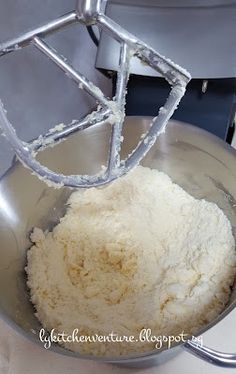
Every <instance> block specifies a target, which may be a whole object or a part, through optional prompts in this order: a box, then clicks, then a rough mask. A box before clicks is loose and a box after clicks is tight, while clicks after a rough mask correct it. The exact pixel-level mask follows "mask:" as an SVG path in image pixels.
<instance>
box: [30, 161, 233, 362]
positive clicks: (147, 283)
mask: <svg viewBox="0 0 236 374" xmlns="http://www.w3.org/2000/svg"><path fill="white" fill-rule="evenodd" d="M68 203H69V208H68V210H67V213H66V215H65V216H64V217H63V218H61V220H60V223H59V224H58V225H57V226H56V227H55V228H54V229H53V231H52V232H48V233H43V231H42V230H40V229H38V228H35V229H34V231H33V233H32V235H31V240H32V242H33V243H34V245H33V246H32V247H31V248H30V250H29V251H28V256H27V258H28V263H27V267H26V271H27V274H28V283H27V284H28V286H29V288H30V292H31V300H32V302H33V304H34V305H35V308H36V311H37V312H36V315H37V317H38V319H39V320H40V321H41V323H42V325H43V327H44V328H45V329H47V330H48V331H50V330H51V329H55V331H57V332H62V331H63V332H65V333H66V334H71V333H72V331H73V330H74V329H78V330H77V331H78V335H79V336H81V335H85V336H94V335H96V334H98V335H102V336H107V335H109V334H110V333H111V332H114V333H117V334H118V335H119V336H131V335H133V336H134V337H135V339H137V340H138V341H137V342H134V343H130V342H120V343H117V342H115V343H111V342H107V341H106V342H104V343H101V342H91V341H87V342H83V343H81V342H80V343H78V342H76V341H75V342H71V343H68V342H67V343H63V345H64V347H66V348H68V349H70V350H73V351H79V352H81V353H85V354H93V355H107V356H119V355H127V354H130V353H136V352H145V351H148V350H152V349H154V347H155V343H153V342H147V341H140V340H139V333H140V331H141V330H142V329H143V328H150V329H151V331H152V335H156V336H161V335H165V336H167V335H178V334H180V333H181V332H183V331H184V332H185V333H189V334H195V333H196V332H197V331H199V329H200V328H201V327H203V326H205V325H206V324H208V323H209V322H210V321H212V320H213V319H214V318H215V317H216V316H217V315H219V314H220V313H221V311H222V310H223V309H224V307H225V305H226V304H227V302H228V300H229V296H230V292H231V288H230V287H231V285H232V284H233V281H234V277H235V272H236V255H235V241H234V237H233V235H232V228H231V225H230V222H229V220H228V219H227V217H226V216H225V215H224V213H223V212H222V210H221V209H219V208H218V207H217V205H216V204H214V203H210V202H207V201H205V200H197V199H195V198H193V197H192V196H190V195H189V194H188V193H187V192H185V191H184V190H183V189H182V188H181V187H180V186H178V185H177V184H175V183H173V182H172V181H171V179H170V178H169V177H168V176H167V175H166V174H164V173H162V172H159V171H157V170H151V169H149V168H144V167H141V166H139V167H137V168H136V169H135V170H134V171H132V172H130V173H129V174H128V175H126V176H124V177H122V178H119V179H118V180H116V181H114V182H113V183H111V184H109V185H107V186H105V187H103V188H91V189H88V190H83V191H76V192H74V193H72V195H71V197H70V199H69V202H68Z"/></svg>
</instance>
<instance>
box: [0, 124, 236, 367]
mask: <svg viewBox="0 0 236 374" xmlns="http://www.w3.org/2000/svg"><path fill="white" fill-rule="evenodd" d="M149 123H150V118H144V117H128V118H127V121H126V123H125V130H124V138H125V141H124V145H123V150H122V152H123V157H125V156H126V155H127V154H128V153H129V152H130V150H131V149H133V148H134V145H135V144H136V142H137V141H138V139H139V137H140V134H141V133H143V132H144V131H145V130H146V129H147V126H148V124H149ZM109 135H110V129H109V127H107V126H105V125H103V126H94V127H92V128H90V129H87V130H85V131H82V132H80V133H77V134H74V135H73V136H71V137H70V138H69V139H68V140H67V141H66V142H63V143H61V144H59V145H58V146H56V147H55V148H51V149H48V150H46V151H43V152H42V153H41V154H40V156H39V159H40V161H41V162H43V163H44V164H45V165H46V166H48V167H50V168H51V169H52V170H56V171H60V172H63V173H65V174H72V173H75V174H77V173H80V174H82V173H94V172H96V171H98V170H99V168H100V165H101V164H104V163H105V161H106V157H107V154H108V139H109ZM142 164H143V165H145V166H149V167H151V168H157V169H159V170H162V171H164V172H166V173H167V174H168V175H169V176H170V177H171V178H172V179H173V180H174V181H175V182H177V183H178V184H179V185H180V186H182V187H183V188H184V189H185V190H186V191H188V192H189V193H190V194H192V195H193V196H195V197H196V198H205V199H207V200H208V201H213V202H215V203H217V204H218V206H219V207H220V208H222V209H223V210H224V212H225V214H226V215H227V216H228V218H229V219H230V221H231V224H232V227H233V232H234V236H235V238H236V170H235V165H236V152H235V151H234V150H233V149H232V148H231V147H230V146H229V145H227V144H226V143H224V142H223V141H221V140H220V139H218V138H217V137H215V136H213V135H211V134H209V133H207V132H205V131H203V130H200V129H198V128H196V127H193V126H190V125H187V124H184V123H180V122H175V121H171V122H170V123H169V125H168V128H167V131H166V133H165V134H163V135H162V136H160V137H159V139H158V141H157V142H156V144H155V145H154V146H153V148H152V149H151V151H150V152H149V153H148V155H147V156H146V158H145V159H144V160H143V163H142ZM70 193H71V190H68V189H66V188H64V189H60V190H55V189H53V188H49V187H47V185H46V184H44V183H43V182H41V181H39V180H38V179H37V178H36V177H35V176H33V175H31V173H30V171H29V170H27V169H25V168H24V167H23V166H22V165H21V164H20V163H19V162H16V163H15V164H14V165H13V166H12V167H11V168H10V169H9V170H8V171H7V173H6V174H5V175H4V176H3V177H2V179H1V180H0V243H1V246H0V259H1V260H0V315H1V317H2V318H3V319H4V320H5V321H6V322H7V323H9V324H10V325H11V326H12V327H13V328H14V329H16V330H18V331H19V332H20V333H21V334H23V335H25V336H26V337H28V338H29V339H30V340H31V341H33V342H36V343H40V344H41V346H42V343H41V342H40V341H39V338H38V331H39V329H40V328H41V326H40V324H39V322H38V320H37V319H36V317H35V316H34V309H33V307H32V305H31V303H30V301H29V294H28V291H27V288H26V276H25V272H24V266H25V263H26V250H27V249H28V248H29V246H30V241H29V232H30V231H31V230H32V228H33V227H34V226H38V227H40V228H42V229H48V228H52V227H53V226H54V225H55V224H56V223H57V222H58V220H59V218H60V217H61V216H62V215H63V214H64V212H65V202H66V200H67V198H68V196H69V195H70ZM235 305H236V289H235V288H234V290H233V291H232V295H231V298H230V301H229V304H228V306H227V307H226V308H225V310H224V311H223V313H221V315H220V316H219V317H218V318H216V319H215V320H214V321H212V323H210V324H209V325H208V326H206V327H205V328H204V329H202V330H201V331H199V334H201V333H202V332H204V331H206V330H208V329H209V328H211V327H212V326H214V325H215V324H216V323H217V322H218V321H220V320H221V319H222V318H224V317H225V316H226V315H227V314H228V313H229V312H230V311H231V310H232V309H233V308H234V307H235ZM181 347H182V348H185V349H186V350H188V351H189V352H191V353H193V354H195V355H197V356H199V357H201V358H203V359H205V360H207V361H209V362H212V363H214V364H217V365H221V366H228V367H230V366H231V367H236V355H235V354H232V355H226V354H223V353H219V352H215V351H212V350H209V349H207V348H205V347H198V346H197V344H196V343H194V342H193V341H188V342H187V343H178V344H175V345H173V346H172V348H171V349H163V350H155V351H152V352H149V353H145V354H141V355H135V356H134V355H133V356H129V357H122V358H117V357H111V358H107V357H106V358H105V359H104V358H95V357H93V356H82V355H79V354H76V353H73V352H70V351H69V350H66V349H63V348H61V347H59V346H57V345H53V346H52V348H51V349H52V350H54V351H56V352H59V353H62V354H65V355H70V356H77V357H83V358H91V359H94V360H97V361H102V362H112V363H118V364H124V365H138V366H141V365H146V364H153V363H158V362H163V361H165V360H167V359H169V358H170V357H171V356H172V355H175V354H176V353H178V352H179V351H180V348H181Z"/></svg>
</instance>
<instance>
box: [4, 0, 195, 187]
mask: <svg viewBox="0 0 236 374" xmlns="http://www.w3.org/2000/svg"><path fill="white" fill-rule="evenodd" d="M77 22H80V23H82V24H84V25H93V24H96V25H97V26H98V27H99V28H100V29H102V30H103V31H105V32H107V33H109V35H110V36H111V37H113V38H114V39H116V40H117V41H118V42H119V43H120V61H119V69H118V73H117V83H116V93H115V97H114V98H113V99H109V98H107V97H106V96H105V95H104V94H103V93H102V91H101V90H100V89H99V88H98V87H97V86H95V85H94V84H93V83H92V82H90V81H89V80H88V79H87V78H86V77H84V76H83V75H82V74H80V72H78V71H76V70H75V69H74V68H73V66H72V65H70V64H69V63H68V62H67V61H66V60H65V58H64V57H62V56H61V55H59V54H58V53H57V52H56V51H55V50H54V49H53V48H52V47H50V45H48V44H47V43H46V42H45V37H46V36H47V35H49V34H50V33H53V32H56V31H58V30H60V29H61V28H63V27H65V26H68V25H71V24H75V23H77ZM29 44H30V45H33V46H35V48H37V49H38V50H40V51H41V52H42V53H43V54H44V55H45V56H47V57H48V58H49V59H50V60H51V61H53V62H54V63H55V64H56V65H57V66H58V67H59V68H60V69H61V70H62V71H63V72H64V73H66V75H67V76H68V77H69V78H71V79H72V80H73V81H74V82H75V83H76V84H77V85H78V86H79V88H80V89H83V90H85V91H86V92H87V93H89V94H90V95H91V96H92V97H93V98H94V99H95V100H96V102H97V104H98V107H97V110H96V111H95V112H93V113H91V114H89V115H87V116H86V117H85V118H83V119H82V120H79V121H76V122H73V123H72V124H70V125H67V126H56V127H55V128H54V129H51V130H49V132H48V133H46V134H44V135H41V136H40V137H39V138H38V139H36V140H34V141H32V142H31V143H29V142H23V141H22V140H20V139H19V137H18V136H17V134H16V132H15V130H14V128H13V127H12V125H11V124H10V123H9V121H8V119H7V116H6V111H5V110H4V108H3V105H2V103H1V102H0V126H1V128H2V130H3V132H4V134H5V136H6V137H7V139H8V141H9V142H10V144H11V146H12V147H13V149H14V151H15V153H16V155H17V156H18V158H19V159H20V161H21V162H22V163H23V164H24V165H25V166H26V167H28V168H30V169H31V170H32V171H33V172H34V173H35V174H36V175H37V176H38V177H39V178H40V179H43V180H45V181H47V182H49V183H51V184H52V185H53V186H55V187H61V186H69V187H93V186H98V185H102V184H105V183H107V182H110V181H112V180H114V179H116V178H117V177H119V176H121V175H123V174H125V173H127V172H128V171H129V170H130V169H132V168H133V167H135V166H136V165H138V163H139V162H140V161H141V160H142V158H143V157H144V156H145V155H146V153H147V152H148V151H149V149H150V148H151V147H152V145H153V144H154V142H155V141H156V139H157V137H158V136H159V135H160V134H161V133H163V132H164V131H165V127H166V124H167V122H168V120H169V119H170V118H171V116H172V114H173V112H174V110H175V109H176V108H177V106H178V104H179V102H180V100H181V98H182V97H183V95H184V93H185V89H186V85H187V83H188V82H189V80H190V75H189V73H188V72H187V71H186V70H184V69H183V68H181V67H180V66H178V65H176V64H174V63H173V62H172V61H171V60H169V59H167V58H165V57H163V56H161V55H160V54H159V53H158V52H157V51H155V50H154V49H153V48H151V47H149V46H148V45H147V44H146V43H144V42H142V41H141V40H139V39H138V38H136V37H135V36H134V35H132V34H131V33H129V32H127V31H126V30H124V29H123V28H122V27H121V26H119V25H118V24H117V23H115V22H114V21H113V20H112V19H110V18H109V17H107V16H106V15H105V13H104V12H103V11H102V4H101V1H99V0H80V1H78V3H77V8H76V10H75V11H72V12H70V13H68V14H66V15H64V16H62V17H60V18H58V19H56V20H54V21H51V22H49V23H47V24H45V25H43V26H41V27H38V28H36V29H34V30H32V31H30V32H27V33H25V34H23V35H21V36H19V37H17V38H15V39H13V40H10V41H8V42H5V43H2V44H0V56H3V55H5V54H7V53H11V52H15V53H17V50H18V49H21V48H23V47H26V46H28V45H29ZM133 57H137V58H139V59H140V60H142V61H143V62H144V63H145V64H147V65H149V66H150V67H151V68H153V69H154V70H156V71H158V72H159V73H160V74H161V75H162V76H163V77H164V78H165V79H166V80H167V81H168V83H169V84H170V86H171V90H170V94H169V97H168V98H167V101H166V103H165V105H164V106H163V107H162V108H160V109H159V112H158V114H157V116H156V117H155V118H154V119H153V120H152V121H151V123H150V127H149V130H148V131H147V132H146V133H145V134H143V135H142V137H141V138H140V142H139V143H138V144H137V147H136V148H135V149H134V150H133V151H132V153H131V154H130V155H129V156H128V158H127V159H126V160H121V159H120V149H121V143H122V136H121V133H122V127H123V122H124V119H125V98H126V87H127V83H128V79H129V69H130V61H131V59H132V58H133ZM104 122H106V123H107V124H110V125H111V127H112V131H111V138H110V144H109V155H108V162H107V167H106V168H104V170H102V171H101V172H100V173H98V174H96V175H69V176H67V175H63V174H58V173H55V172H53V171H52V170H49V169H48V168H47V167H45V166H43V165H41V164H40V163H39V162H38V161H37V160H36V159H35V155H36V154H37V152H38V151H39V150H40V149H44V148H46V147H48V146H52V145H54V144H57V143H58V142H60V141H61V140H64V139H65V138H66V137H67V136H69V135H70V134H72V133H74V132H76V131H79V130H82V129H85V128H87V127H90V126H93V125H95V124H98V123H104Z"/></svg>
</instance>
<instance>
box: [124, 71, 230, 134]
mask: <svg viewBox="0 0 236 374" xmlns="http://www.w3.org/2000/svg"><path fill="white" fill-rule="evenodd" d="M169 91H170V86H169V85H168V83H167V82H166V81H165V80H164V79H163V78H152V77H143V76H137V75H133V76H131V77H130V80H129V83H128V94H127V101H126V114H127V115H144V116H155V115H157V113H158V108H160V107H161V106H163V104H164V103H165V100H166V98H167V96H168V93H169ZM235 93H236V79H234V78H232V79H210V80H209V81H208V88H207V91H206V93H204V94H203V93H202V80H192V81H191V82H190V83H189V85H188V87H187V91H186V94H185V96H184V98H183V99H182V100H181V103H180V105H179V108H178V109H177V110H176V111H175V113H174V115H173V118H174V119H176V120H179V121H183V122H187V123H191V124H193V125H196V126H198V127H201V128H203V129H205V130H207V131H210V132H211V133H213V134H215V135H217V136H219V137H220V138H222V139H224V140H226V139H227V138H228V139H230V138H231V136H228V137H227V135H228V131H229V129H230V131H231V133H232V125H233V117H234V112H235V105H236V99H235ZM228 139H227V140H228Z"/></svg>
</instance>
